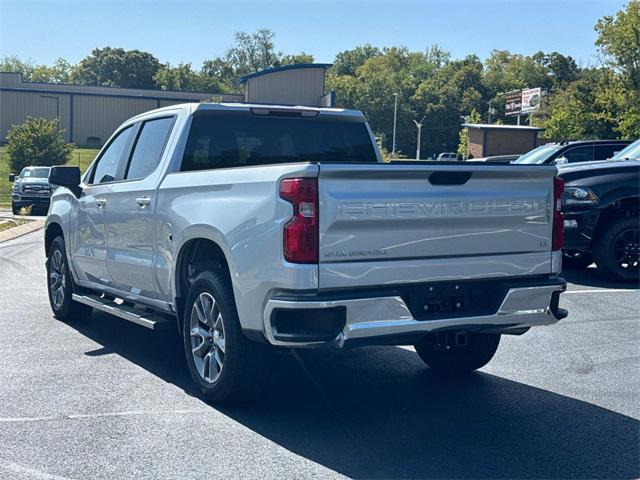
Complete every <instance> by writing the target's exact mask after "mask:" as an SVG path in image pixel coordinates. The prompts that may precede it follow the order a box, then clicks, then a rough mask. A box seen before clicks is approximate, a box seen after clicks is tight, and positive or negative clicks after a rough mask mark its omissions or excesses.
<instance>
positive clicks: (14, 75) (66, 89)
mask: <svg viewBox="0 0 640 480" xmlns="http://www.w3.org/2000/svg"><path fill="white" fill-rule="evenodd" d="M0 90H9V91H22V92H32V93H33V92H45V93H47V92H48V93H52V94H59V95H62V94H80V95H90V96H103V97H106V96H113V97H127V98H139V99H158V98H161V99H166V100H172V101H185V102H187V101H194V100H195V101H197V100H206V99H207V98H211V97H220V98H222V99H223V100H227V101H237V100H241V99H242V98H243V95H242V94H240V93H238V94H223V93H206V92H187V91H182V90H179V91H178V90H160V89H150V88H121V87H111V86H103V85H83V84H70V83H47V82H31V81H25V80H24V79H23V77H22V74H21V73H18V72H0Z"/></svg>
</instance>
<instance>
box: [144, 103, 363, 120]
mask: <svg viewBox="0 0 640 480" xmlns="http://www.w3.org/2000/svg"><path fill="white" fill-rule="evenodd" d="M176 109H182V110H187V111H188V112H189V113H194V112H196V111H207V110H211V111H215V110H226V111H249V110H250V109H256V110H271V109H276V110H280V111H282V110H295V111H301V110H302V111H311V112H318V113H320V114H323V115H325V114H328V115H341V116H354V117H361V118H363V119H364V115H363V114H362V112H361V111H360V110H349V109H345V108H330V107H308V106H304V105H277V104H263V103H213V102H212V103H195V102H192V103H179V104H176V105H169V106H166V107H162V108H156V109H154V110H149V111H147V112H144V113H141V114H139V115H136V116H135V117H133V118H137V117H142V116H144V115H148V114H150V113H156V112H163V111H169V110H176Z"/></svg>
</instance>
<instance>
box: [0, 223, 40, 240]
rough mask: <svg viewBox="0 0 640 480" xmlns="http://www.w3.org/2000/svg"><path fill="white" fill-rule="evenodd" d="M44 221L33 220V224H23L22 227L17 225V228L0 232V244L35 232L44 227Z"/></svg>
mask: <svg viewBox="0 0 640 480" xmlns="http://www.w3.org/2000/svg"><path fill="white" fill-rule="evenodd" d="M44 222H45V221H44V220H34V221H33V222H29V223H25V224H24V225H18V226H17V227H13V228H10V229H9V230H5V231H4V232H0V243H2V242H7V241H9V240H13V239H14V238H18V237H21V236H23V235H26V234H27V233H31V232H35V231H36V230H40V229H41V228H43V227H44Z"/></svg>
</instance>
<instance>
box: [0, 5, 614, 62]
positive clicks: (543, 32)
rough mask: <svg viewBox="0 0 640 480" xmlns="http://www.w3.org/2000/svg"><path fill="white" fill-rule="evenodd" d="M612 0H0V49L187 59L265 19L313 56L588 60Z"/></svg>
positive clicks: (219, 50) (36, 56)
mask: <svg viewBox="0 0 640 480" xmlns="http://www.w3.org/2000/svg"><path fill="white" fill-rule="evenodd" d="M624 3H625V2H624V1H621V0H620V1H619V0H556V1H553V0H527V1H525V0H449V1H443V0H422V1H380V0H378V1H360V0H343V1H340V2H335V1H321V0H307V1H251V2H250V1H242V0H236V1H235V2H220V1H208V2H192V1H187V0H183V1H164V0H156V1H148V0H137V1H129V2H117V1H104V0H101V1H92V0H86V1H84V2H66V1H57V0H51V1H29V0H0V56H7V55H17V56H19V57H21V58H22V59H30V60H32V61H34V62H36V63H38V64H40V63H44V64H50V63H52V62H53V61H54V60H56V59H57V58H60V57H62V58H65V59H67V60H69V61H70V62H72V63H76V62H78V61H79V60H81V59H82V58H83V57H85V56H86V55H87V54H88V53H89V52H90V51H91V50H92V49H93V48H96V47H105V46H111V47H122V48H125V49H139V50H145V51H148V52H151V53H152V54H154V55H155V56H156V57H158V59H159V60H160V61H161V62H170V63H172V64H176V63H179V62H190V63H192V65H193V66H194V67H196V68H199V67H200V66H201V64H202V61H203V60H205V59H210V58H215V57H217V56H219V55H222V54H223V53H224V52H225V50H226V49H228V48H229V47H231V46H232V44H233V34H234V33H235V32H237V31H245V32H253V31H255V30H257V29H259V28H268V29H270V30H272V31H273V32H275V34H276V38H275V44H276V49H277V50H279V51H282V52H284V53H298V52H300V51H304V52H306V53H310V54H312V55H313V56H314V57H315V61H316V62H327V63H330V62H332V61H333V59H334V57H335V54H336V53H338V52H340V51H342V50H346V49H350V48H353V47H355V46H357V45H362V44H365V43H370V44H372V45H376V46H379V47H384V46H400V45H401V46H406V47H408V48H409V49H410V50H413V51H420V50H424V49H425V48H426V47H428V46H429V45H432V44H438V45H439V46H441V47H442V48H444V49H446V50H449V51H451V52H452V55H453V57H454V58H462V57H464V56H466V55H469V54H476V55H478V56H479V57H480V58H481V59H485V58H486V57H487V56H489V54H490V53H491V51H492V50H494V49H508V50H510V51H512V52H515V53H522V54H532V53H535V52H537V51H539V50H542V51H547V52H550V51H558V52H560V53H563V54H565V55H571V56H573V57H574V58H575V59H576V60H577V61H578V62H579V63H580V64H581V65H583V66H586V65H593V64H595V63H597V57H596V48H595V46H594V41H595V39H596V33H595V31H594V29H593V26H594V25H595V23H596V21H597V20H598V18H600V17H602V16H603V15H612V14H614V13H615V12H616V11H618V10H620V8H621V7H622V6H623V5H624Z"/></svg>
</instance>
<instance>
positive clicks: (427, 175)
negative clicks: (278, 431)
mask: <svg viewBox="0 0 640 480" xmlns="http://www.w3.org/2000/svg"><path fill="white" fill-rule="evenodd" d="M556 173H557V170H556V167H554V166H537V165H536V166H528V165H524V166H519V167H513V166H502V165H483V164H465V163H460V162H452V163H446V162H432V163H429V162H422V163H420V162H411V163H407V162H399V163H397V164H395V163H391V164H388V163H384V162H383V159H382V157H381V155H380V153H379V151H378V149H377V148H376V142H375V138H374V136H373V135H372V132H371V130H370V129H369V127H368V125H367V123H366V121H365V118H364V116H363V115H362V113H360V112H357V111H350V110H342V109H331V108H308V107H285V106H266V105H249V104H206V103H202V104H186V105H179V106H171V107H166V108H162V109H158V110H154V111H151V112H148V113H145V114H142V115H139V116H137V117H134V118H132V119H130V120H129V121H127V122H125V123H124V124H123V125H122V126H120V127H119V128H118V129H117V130H116V132H115V133H114V134H113V136H112V137H111V138H110V139H109V141H108V142H107V144H106V145H105V146H104V148H103V149H102V150H101V152H100V153H99V155H98V156H97V158H96V160H95V161H94V163H93V164H92V165H91V166H90V167H89V169H88V170H87V171H86V172H85V174H84V175H83V176H82V177H81V176H80V172H79V170H78V169H77V168H74V167H53V169H52V172H51V176H50V181H51V183H53V184H55V185H58V186H59V187H58V188H57V189H56V190H55V193H54V194H53V197H52V203H51V207H50V210H49V215H48V218H47V222H46V230H45V250H46V256H47V262H46V265H47V272H48V275H47V278H48V292H49V300H50V303H51V308H52V309H53V314H54V316H55V317H56V318H58V319H60V320H65V321H66V320H71V319H73V318H75V317H82V316H86V315H88V314H89V313H90V311H91V309H97V310H100V311H105V312H109V313H111V314H113V315H116V316H118V317H121V318H123V319H126V320H129V321H132V322H135V323H137V324H140V325H142V326H145V327H148V328H151V329H157V328H162V327H165V326H174V325H177V328H178V330H179V332H180V335H181V339H182V343H183V346H184V351H185V355H186V360H187V366H188V369H189V372H190V374H191V376H192V378H193V381H194V382H195V384H196V385H197V387H198V390H199V391H200V392H201V393H202V395H203V396H205V397H207V398H209V399H213V400H215V401H233V400H237V399H239V398H242V397H243V396H244V395H247V394H250V393H251V390H252V387H253V385H254V384H255V382H256V381H257V380H258V377H259V375H258V374H256V371H257V370H256V369H257V368H259V366H261V365H262V364H263V360H261V358H264V355H263V354H261V353H260V351H261V350H262V351H263V352H264V350H265V347H263V346H260V345H258V343H262V344H266V345H267V346H271V347H275V348H297V347H300V348H302V347H304V348H314V347H315V348H319V347H337V348H341V347H347V346H354V345H371V344H390V345H415V348H416V350H417V353H418V354H419V356H420V357H421V358H422V359H423V360H424V362H425V363H426V364H427V365H428V366H429V367H431V368H432V369H434V370H437V371H441V372H449V373H460V372H467V371H471V370H475V369H477V368H480V367H482V366H483V365H485V364H486V363H487V362H489V360H490V359H491V358H492V357H493V355H494V353H495V352H496V349H497V347H498V343H499V341H500V336H501V335H502V334H516V335H518V334H522V333H524V332H526V331H527V330H528V329H529V328H530V327H532V326H537V325H548V324H552V323H554V322H557V321H558V320H559V319H562V318H563V317H565V316H566V314H567V312H566V311H565V310H563V309H561V308H559V306H558V302H559V296H560V293H561V292H563V291H564V290H565V286H566V283H565V281H564V280H563V279H561V278H559V276H558V275H559V273H560V271H561V259H562V251H561V248H562V231H563V230H562V229H563V222H562V213H561V211H560V198H561V195H562V182H561V181H560V180H559V179H558V178H556Z"/></svg>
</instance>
